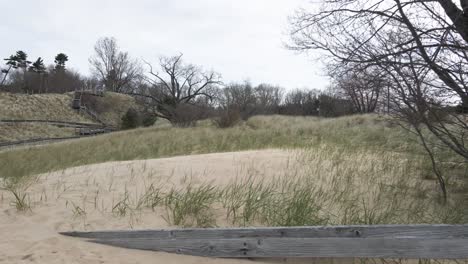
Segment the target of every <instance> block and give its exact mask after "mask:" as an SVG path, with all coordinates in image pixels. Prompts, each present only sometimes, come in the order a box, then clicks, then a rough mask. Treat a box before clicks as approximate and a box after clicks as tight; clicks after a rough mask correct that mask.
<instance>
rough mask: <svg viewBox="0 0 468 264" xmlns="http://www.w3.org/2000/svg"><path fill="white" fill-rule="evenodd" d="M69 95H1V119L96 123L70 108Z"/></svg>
mask: <svg viewBox="0 0 468 264" xmlns="http://www.w3.org/2000/svg"><path fill="white" fill-rule="evenodd" d="M70 103H71V95H69V94H35V95H27V94H13V93H0V119H32V120H38V119H41V120H54V121H67V122H83V123H94V122H93V121H92V120H91V119H90V118H88V117H86V116H82V115H80V114H78V113H77V112H76V111H74V110H73V109H72V108H71V107H70Z"/></svg>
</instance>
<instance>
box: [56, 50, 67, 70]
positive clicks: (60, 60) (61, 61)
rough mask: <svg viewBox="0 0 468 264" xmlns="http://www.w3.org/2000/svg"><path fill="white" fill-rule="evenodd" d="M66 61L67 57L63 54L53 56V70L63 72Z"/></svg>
mask: <svg viewBox="0 0 468 264" xmlns="http://www.w3.org/2000/svg"><path fill="white" fill-rule="evenodd" d="M67 61H68V56H67V55H66V54H65V53H59V54H57V56H55V61H54V62H55V70H56V71H63V70H65V63H66V62H67Z"/></svg>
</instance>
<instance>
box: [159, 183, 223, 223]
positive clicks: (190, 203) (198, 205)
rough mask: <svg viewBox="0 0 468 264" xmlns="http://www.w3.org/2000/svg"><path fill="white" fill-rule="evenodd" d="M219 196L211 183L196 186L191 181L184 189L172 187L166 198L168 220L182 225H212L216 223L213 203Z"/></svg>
mask: <svg viewBox="0 0 468 264" xmlns="http://www.w3.org/2000/svg"><path fill="white" fill-rule="evenodd" d="M218 197H219V193H218V190H217V189H216V188H215V187H214V186H212V185H211V184H205V185H203V184H202V185H200V186H194V185H193V184H192V183H189V184H188V185H187V186H186V187H184V188H182V189H175V188H172V189H171V190H170V191H169V192H168V193H167V195H166V196H165V198H164V205H165V207H166V211H167V217H166V218H165V219H166V221H167V222H168V223H170V224H174V225H181V226H186V227H190V226H196V227H211V226H214V225H215V218H214V215H213V212H212V206H213V203H214V202H215V201H216V200H217V198H218Z"/></svg>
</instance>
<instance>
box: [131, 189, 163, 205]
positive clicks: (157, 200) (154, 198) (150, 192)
mask: <svg viewBox="0 0 468 264" xmlns="http://www.w3.org/2000/svg"><path fill="white" fill-rule="evenodd" d="M163 200H164V197H163V193H162V190H161V188H160V187H155V186H154V184H151V185H150V186H149V187H148V188H147V189H146V191H145V193H144V194H143V195H142V196H141V197H140V198H139V199H138V200H137V203H136V206H135V209H136V210H139V209H141V208H143V207H146V208H151V209H152V210H153V211H154V210H155V208H156V207H157V206H159V205H161V204H162V202H163Z"/></svg>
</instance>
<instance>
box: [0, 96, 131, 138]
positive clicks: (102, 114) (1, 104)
mask: <svg viewBox="0 0 468 264" xmlns="http://www.w3.org/2000/svg"><path fill="white" fill-rule="evenodd" d="M71 100H72V94H71V93H70V94H36V95H27V94H12V93H0V119H5V120H25V119H28V120H53V121H66V122H77V123H92V124H97V122H96V120H93V119H92V118H91V117H90V116H89V115H87V114H80V113H78V112H77V111H75V110H73V109H72V108H71V106H70V105H71ZM84 101H85V102H84V103H85V104H86V105H87V106H88V107H89V108H90V109H92V110H93V111H94V112H96V113H97V115H98V118H99V119H100V120H101V121H103V122H104V123H105V124H106V125H109V126H114V127H119V126H120V122H121V118H122V116H123V115H124V114H125V113H126V112H127V110H128V108H130V107H136V104H135V100H134V99H133V98H132V97H130V96H127V95H122V94H116V93H106V94H105V96H104V97H96V96H92V97H89V98H86V100H84ZM73 135H75V134H74V129H71V128H63V127H57V126H53V125H47V124H38V123H24V124H6V123H0V142H7V141H16V140H23V139H31V138H49V137H67V136H73Z"/></svg>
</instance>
